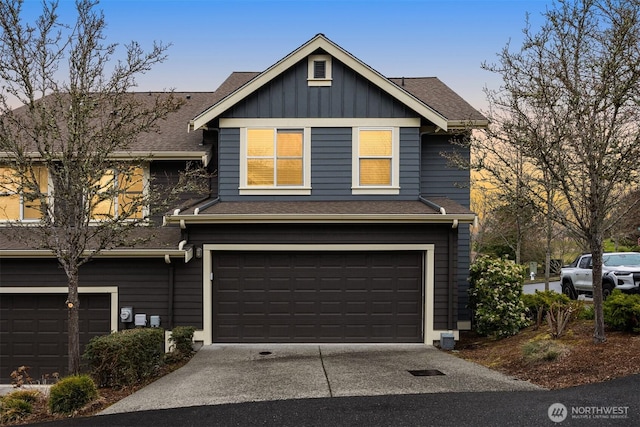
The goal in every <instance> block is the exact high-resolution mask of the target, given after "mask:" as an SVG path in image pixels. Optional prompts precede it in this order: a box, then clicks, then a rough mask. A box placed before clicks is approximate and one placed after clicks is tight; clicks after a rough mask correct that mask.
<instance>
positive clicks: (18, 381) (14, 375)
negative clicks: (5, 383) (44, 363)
mask: <svg viewBox="0 0 640 427" xmlns="http://www.w3.org/2000/svg"><path fill="white" fill-rule="evenodd" d="M29 369H30V367H29V366H24V365H23V366H20V367H18V369H16V370H15V371H13V372H11V385H13V386H14V387H15V388H20V387H22V386H23V385H25V384H34V383H35V381H34V380H33V378H31V375H29Z"/></svg>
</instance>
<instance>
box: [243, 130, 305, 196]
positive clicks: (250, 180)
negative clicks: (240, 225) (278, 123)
mask: <svg viewBox="0 0 640 427" xmlns="http://www.w3.org/2000/svg"><path fill="white" fill-rule="evenodd" d="M308 133H309V132H308V130H307V131H305V129H280V128H259V129H244V131H243V137H241V146H242V152H243V154H244V159H243V161H242V162H243V164H242V165H241V168H240V169H241V185H240V190H241V194H285V193H286V191H288V190H291V193H290V194H308V191H303V192H302V193H299V192H297V190H307V189H308V188H309V179H310V178H309V177H310V174H309V172H308V170H309V161H310V160H309V154H308V152H309V141H308V139H309V137H308ZM252 190H255V191H252ZM263 190H274V191H275V193H269V192H268V191H267V192H265V191H263Z"/></svg>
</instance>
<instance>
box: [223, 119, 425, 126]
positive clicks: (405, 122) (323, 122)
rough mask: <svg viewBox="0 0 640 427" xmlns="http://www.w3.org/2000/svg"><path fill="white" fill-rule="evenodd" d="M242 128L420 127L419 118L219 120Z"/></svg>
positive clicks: (227, 124) (226, 124)
mask: <svg viewBox="0 0 640 427" xmlns="http://www.w3.org/2000/svg"><path fill="white" fill-rule="evenodd" d="M244 127H278V128H285V127H293V128H295V127H311V128H321V127H343V128H344V127H348V128H350V127H420V118H418V117H415V118H395V119H394V118H317V117H315V118H313V117H312V118H308V119H306V118H273V119H268V118H256V119H254V118H241V119H220V128H244Z"/></svg>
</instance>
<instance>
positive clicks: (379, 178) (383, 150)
mask: <svg viewBox="0 0 640 427" xmlns="http://www.w3.org/2000/svg"><path fill="white" fill-rule="evenodd" d="M398 150H399V142H398V130H397V128H355V129H354V131H353V189H352V191H353V193H354V194H397V193H398V191H399V186H398V180H399V173H398V166H399V155H398Z"/></svg>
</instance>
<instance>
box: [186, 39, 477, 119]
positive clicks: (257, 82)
mask: <svg viewBox="0 0 640 427" xmlns="http://www.w3.org/2000/svg"><path fill="white" fill-rule="evenodd" d="M319 49H320V50H323V51H325V52H327V53H328V54H330V55H331V56H333V57H334V58H336V59H338V60H339V61H341V62H342V63H343V64H345V65H346V66H348V67H350V68H352V69H353V70H355V71H356V72H357V73H358V74H360V75H361V76H363V77H364V78H365V79H367V80H369V81H370V82H371V83H373V84H374V85H376V86H377V87H379V88H380V89H381V90H383V91H384V92H386V93H388V94H389V95H391V96H392V97H394V98H395V99H397V100H398V101H400V102H402V103H403V104H405V105H406V106H407V107H408V108H410V109H412V110H414V111H415V112H417V113H418V114H420V115H421V116H423V117H425V118H426V119H428V120H429V121H431V122H432V123H434V124H435V125H436V126H438V127H439V128H441V129H444V130H448V129H449V128H451V127H452V124H454V125H455V124H457V125H460V123H453V122H452V121H451V119H448V118H447V117H446V116H444V115H443V114H442V113H440V112H438V111H437V110H436V109H434V108H433V107H431V106H430V105H428V104H426V103H425V102H424V101H423V100H421V99H419V98H418V97H416V96H415V95H414V94H412V93H410V92H409V91H407V90H405V89H404V88H402V87H401V86H399V85H398V84H396V83H394V82H393V81H391V80H389V79H387V78H386V77H384V76H383V75H381V74H380V73H378V72H377V71H375V70H374V69H373V68H371V67H369V66H368V65H366V64H365V63H363V62H362V61H360V60H359V59H357V58H356V57H354V56H353V55H351V54H350V53H348V52H347V51H345V50H344V49H342V48H341V47H339V46H338V45H336V44H335V43H333V42H332V41H330V40H329V39H327V38H326V37H325V36H324V35H323V34H318V35H316V36H315V37H314V38H312V39H311V40H309V41H308V42H307V43H305V44H304V45H302V46H301V47H299V48H298V49H296V50H295V51H293V52H292V53H290V54H289V55H287V56H286V57H284V58H283V59H281V60H280V61H278V62H277V63H275V64H274V65H272V66H271V67H270V68H268V69H267V70H266V71H264V72H262V73H258V74H253V73H234V74H232V75H231V77H230V78H229V79H227V80H226V81H225V82H224V83H223V84H222V85H221V86H220V88H219V89H218V91H216V95H217V96H216V98H218V101H216V102H215V103H214V104H213V105H212V106H211V107H209V108H208V109H206V110H205V111H203V112H202V113H200V114H199V115H197V116H196V117H195V118H193V120H191V121H190V123H189V129H190V130H195V129H199V128H201V127H203V126H205V125H206V124H207V123H208V122H209V121H211V120H213V119H215V118H216V117H218V116H220V115H221V114H222V113H224V112H225V111H226V110H228V109H229V108H231V107H233V106H234V105H236V104H237V103H238V102H240V101H241V100H243V99H245V98H246V97H248V96H249V95H250V94H252V93H254V92H255V91H256V90H258V89H260V88H261V87H263V86H264V85H266V84H267V83H268V82H270V81H272V80H273V79H274V78H275V77H277V76H278V75H280V74H282V73H283V72H284V71H286V70H288V69H289V68H290V67H292V66H294V65H295V64H297V63H298V62H299V61H302V60H304V59H305V58H307V57H308V56H309V55H311V54H314V53H315V52H317V51H318V50H319ZM247 79H248V80H247ZM242 80H244V81H245V82H244V83H243V84H241V85H240V86H236V89H235V90H233V86H234V84H237V83H239V82H242ZM442 86H444V85H442ZM444 87H445V88H446V86H444ZM447 89H448V88H447ZM219 92H220V93H219ZM449 92H451V93H453V94H454V95H455V93H454V92H453V91H451V90H450V89H449ZM455 96H457V95H455ZM457 98H458V99H459V100H460V101H462V99H461V98H460V97H457ZM462 102H463V103H464V101H462ZM464 104H466V103H464ZM466 105H467V106H468V104H466ZM469 108H470V109H471V110H473V108H472V107H470V106H469ZM473 111H475V110H473ZM475 113H476V115H475V121H476V122H478V121H483V120H484V122H486V119H485V118H484V117H483V116H482V115H481V114H480V113H478V112H477V111H476V112H475ZM461 119H462V117H458V118H457V120H456V122H460V121H461ZM464 119H465V120H466V119H467V118H466V117H465V118H464ZM469 123H471V124H472V125H475V126H478V125H480V126H483V125H486V123H479V122H478V123H474V119H470V120H469Z"/></svg>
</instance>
